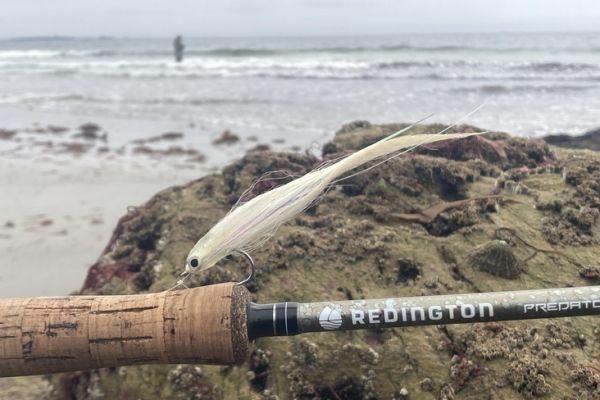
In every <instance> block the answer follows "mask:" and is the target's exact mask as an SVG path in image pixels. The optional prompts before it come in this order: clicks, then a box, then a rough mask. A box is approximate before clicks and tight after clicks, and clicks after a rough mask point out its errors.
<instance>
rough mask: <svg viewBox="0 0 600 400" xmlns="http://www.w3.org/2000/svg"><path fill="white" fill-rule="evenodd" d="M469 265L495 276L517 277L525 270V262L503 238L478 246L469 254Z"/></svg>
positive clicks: (467, 260)
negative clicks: (522, 261) (523, 262)
mask: <svg viewBox="0 0 600 400" xmlns="http://www.w3.org/2000/svg"><path fill="white" fill-rule="evenodd" d="M466 262H467V265H469V266H470V267H472V268H478V269H480V270H482V271H485V272H487V273H490V274H492V275H494V276H500V277H502V278H506V279H517V278H518V277H519V275H521V272H523V264H522V263H521V261H520V260H519V259H518V258H517V257H516V256H515V255H514V254H513V251H512V248H511V247H510V245H508V244H507V243H506V242H504V241H502V240H492V241H491V242H488V243H485V244H483V245H481V246H479V247H476V248H474V249H473V251H471V252H470V253H469V254H468V255H467V259H466Z"/></svg>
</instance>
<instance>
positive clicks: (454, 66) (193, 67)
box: [0, 57, 600, 81]
mask: <svg viewBox="0 0 600 400" xmlns="http://www.w3.org/2000/svg"><path fill="white" fill-rule="evenodd" d="M0 71H1V72H2V73H4V74H9V75H10V76H11V77H12V78H13V79H16V78H18V77H19V76H29V75H41V76H43V75H47V76H53V77H65V76H74V75H81V76H91V77H95V76H97V77H105V78H114V79H171V78H172V79H209V78H244V77H249V78H276V79H355V80H360V79H409V80H444V81H447V80H457V81H460V80H472V81H477V80H483V81H486V80H487V81H489V80H501V81H506V80H515V81H522V80H524V81H535V80H539V81H569V80H571V81H599V80H600V66H597V65H593V64H584V63H581V64H578V63H561V62H544V63H541V62H519V63H517V62H513V63H501V62H496V61H493V62H481V61H463V60H454V61H448V60H442V61H418V60H416V61H411V60H385V61H384V60H377V59H371V58H364V59H352V58H332V59H323V58H314V57H306V58H297V59H296V58H283V59H277V58H244V59H205V60H201V59H190V60H188V61H187V62H185V63H182V64H177V63H175V62H173V61H170V60H143V59H134V60H27V61H7V60H3V61H2V60H0Z"/></svg>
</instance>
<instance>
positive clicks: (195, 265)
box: [188, 257, 200, 269]
mask: <svg viewBox="0 0 600 400" xmlns="http://www.w3.org/2000/svg"><path fill="white" fill-rule="evenodd" d="M188 264H189V265H190V267H191V268H194V269H196V268H198V267H199V266H200V262H199V261H198V257H192V258H190V259H189V260H188Z"/></svg>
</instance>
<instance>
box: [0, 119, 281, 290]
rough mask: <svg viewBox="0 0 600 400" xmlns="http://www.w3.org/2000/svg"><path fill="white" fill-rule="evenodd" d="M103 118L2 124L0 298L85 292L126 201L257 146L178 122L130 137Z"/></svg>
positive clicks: (141, 200)
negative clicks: (223, 138) (88, 274)
mask: <svg viewBox="0 0 600 400" xmlns="http://www.w3.org/2000/svg"><path fill="white" fill-rule="evenodd" d="M70 122H71V123H73V121H70ZM105 122H106V121H103V122H101V123H99V124H95V123H85V124H78V125H66V124H48V125H40V124H32V125H30V126H26V127H20V128H14V127H12V126H11V127H8V128H2V127H0V133H1V135H0V188H1V192H2V195H1V196H0V210H1V211H0V254H2V257H1V258H0V293H2V296H3V297H20V296H47V295H64V294H67V293H71V292H73V291H77V290H79V289H80V288H81V284H82V282H83V280H84V277H85V273H86V271H87V268H88V267H89V266H90V265H92V264H93V263H94V262H95V260H96V258H97V257H98V256H99V254H100V253H101V251H102V249H103V248H104V246H105V244H106V243H107V242H108V240H109V238H110V236H111V233H112V230H113V228H114V227H115V225H116V223H117V220H118V219H119V217H121V216H122V215H124V214H125V213H126V212H127V209H128V208H129V207H136V206H139V205H141V204H143V203H144V202H145V201H147V200H148V199H149V198H150V197H151V196H152V195H153V194H155V193H156V192H158V191H160V190H162V189H165V188H167V187H169V186H172V185H177V184H184V183H186V182H188V181H191V180H193V179H197V178H200V177H202V176H204V175H206V174H208V173H210V172H212V171H215V170H217V168H220V167H222V166H223V165H225V164H226V163H227V162H228V161H229V160H231V159H232V158H234V157H235V156H236V155H239V154H242V153H243V152H245V151H246V149H249V148H252V147H255V146H256V145H257V143H256V141H254V140H249V139H246V138H244V137H241V138H238V140H235V141H232V140H229V141H225V142H220V136H219V135H218V133H216V134H215V135H213V137H209V136H206V137H203V138H202V137H201V138H198V137H197V135H195V132H194V131H193V129H191V128H189V129H187V130H185V129H178V128H181V126H174V127H172V129H166V127H164V126H159V128H155V129H153V130H148V131H143V130H142V131H141V133H140V132H139V131H138V133H137V134H136V135H132V134H124V133H122V132H114V131H113V130H112V129H114V127H113V126H111V124H110V121H109V123H108V125H109V126H111V127H110V128H105V125H104V123H105ZM113 125H114V124H113ZM138 128H140V127H138ZM141 128H144V127H141ZM145 128H147V127H145ZM157 129H163V130H162V131H157ZM132 130H133V129H132ZM230 134H231V132H229V133H228V134H227V135H230ZM227 135H226V136H227ZM212 141H214V142H216V144H213V143H211V142H212ZM275 147H278V148H284V147H285V145H284V144H281V143H280V144H279V145H277V144H275Z"/></svg>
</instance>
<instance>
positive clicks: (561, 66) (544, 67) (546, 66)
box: [511, 61, 600, 72]
mask: <svg viewBox="0 0 600 400" xmlns="http://www.w3.org/2000/svg"><path fill="white" fill-rule="evenodd" d="M511 68H512V69H515V70H520V71H535V72H573V71H598V70H600V68H599V66H598V65H594V64H588V63H572V62H558V61H545V62H539V61H535V62H526V63H524V64H520V65H514V66H512V67H511Z"/></svg>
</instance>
